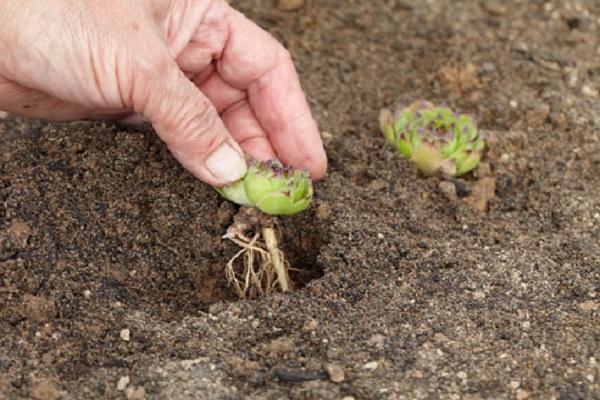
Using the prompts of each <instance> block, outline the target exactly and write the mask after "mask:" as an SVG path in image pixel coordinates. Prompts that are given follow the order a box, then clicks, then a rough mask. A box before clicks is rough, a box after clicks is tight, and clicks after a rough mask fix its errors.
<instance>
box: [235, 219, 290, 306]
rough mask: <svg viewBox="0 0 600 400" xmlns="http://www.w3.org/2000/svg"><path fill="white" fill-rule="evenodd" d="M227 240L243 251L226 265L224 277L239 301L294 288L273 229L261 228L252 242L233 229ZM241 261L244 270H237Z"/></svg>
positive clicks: (251, 239)
mask: <svg viewBox="0 0 600 400" xmlns="http://www.w3.org/2000/svg"><path fill="white" fill-rule="evenodd" d="M224 238H226V239H229V240H231V241H232V242H233V243H235V244H236V245H238V246H239V247H241V250H240V251H238V252H237V253H236V254H235V255H234V256H233V257H232V258H231V260H229V262H228V263H227V266H226V269H225V275H226V277H227V281H228V283H229V284H231V285H233V287H234V288H235V290H236V292H237V294H238V296H239V297H240V298H255V297H258V296H261V295H263V294H266V293H270V292H273V291H274V290H276V288H277V287H279V289H280V290H281V291H286V290H289V289H290V287H291V283H290V279H289V274H288V270H289V263H288V262H287V261H286V260H285V257H284V254H283V252H282V251H281V250H280V249H279V246H278V243H277V235H276V233H275V229H274V228H272V227H269V228H264V227H263V228H262V229H260V231H259V233H255V234H254V236H253V237H252V238H249V237H248V236H246V235H245V234H244V232H242V231H241V230H237V229H230V230H229V231H228V233H227V235H225V236H224ZM240 260H241V264H242V267H241V268H240V267H238V266H237V265H238V264H239V261H240Z"/></svg>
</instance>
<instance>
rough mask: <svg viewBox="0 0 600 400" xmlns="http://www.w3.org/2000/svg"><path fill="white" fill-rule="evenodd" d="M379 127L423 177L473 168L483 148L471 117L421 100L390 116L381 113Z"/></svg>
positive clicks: (388, 111)
mask: <svg viewBox="0 0 600 400" xmlns="http://www.w3.org/2000/svg"><path fill="white" fill-rule="evenodd" d="M379 125H380V128H381V130H382V132H383V135H384V136H385V138H386V139H387V141H388V142H390V143H391V144H393V145H394V146H396V149H397V150H398V152H399V153H400V154H401V155H402V156H404V157H406V158H408V159H409V160H410V161H411V162H412V163H413V164H414V165H415V166H416V167H417V168H418V169H419V170H420V171H421V172H423V174H425V175H433V174H435V173H437V172H443V173H446V174H448V175H451V176H460V175H464V174H466V173H467V172H469V171H471V170H473V169H474V168H475V167H477V164H479V161H480V159H481V154H482V152H483V149H484V147H485V143H484V141H483V139H482V138H481V136H480V135H479V133H478V132H477V126H476V125H475V122H474V121H473V119H472V118H471V117H469V116H468V115H465V114H456V113H454V112H452V110H450V109H449V108H446V107H438V106H434V105H433V104H432V103H430V102H428V101H424V100H418V101H415V102H414V103H412V104H411V105H410V106H408V107H399V108H398V109H397V110H396V111H395V112H394V113H392V112H391V111H390V110H388V109H383V110H381V112H380V114H379Z"/></svg>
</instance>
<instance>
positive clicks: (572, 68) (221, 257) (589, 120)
mask: <svg viewBox="0 0 600 400" xmlns="http://www.w3.org/2000/svg"><path fill="white" fill-rule="evenodd" d="M300 3H301V2H300ZM234 5H237V6H239V7H240V9H241V10H242V11H244V12H245V13H247V14H248V15H249V16H250V17H251V18H253V19H254V20H255V21H257V22H258V23H259V24H261V25H262V26H263V27H265V28H266V29H268V30H269V31H271V32H272V33H273V34H274V35H275V36H276V37H277V38H279V39H280V40H282V41H283V42H284V43H285V45H286V46H287V47H288V48H289V49H290V51H291V52H292V54H293V55H294V58H295V60H296V63H297V66H298V69H299V72H300V74H301V77H302V80H303V84H304V88H305V90H306V92H307V94H308V97H309V99H310V102H311V106H312V108H313V110H314V112H315V115H316V117H317V119H318V120H319V123H320V126H321V128H322V130H323V132H324V133H323V137H324V140H325V143H326V146H327V150H328V155H329V159H330V168H329V173H328V176H327V178H326V179H325V180H323V181H321V182H319V183H317V185H316V194H315V202H314V205H313V206H312V207H311V209H310V210H309V211H307V212H305V213H302V214H300V215H298V216H295V217H291V218H285V219H283V220H282V224H281V230H282V233H283V236H284V238H283V242H284V250H286V254H287V255H288V257H289V260H290V261H291V262H292V264H293V266H294V267H296V268H300V269H302V270H303V272H301V273H297V274H296V275H295V276H293V279H295V280H296V281H297V282H301V283H302V285H301V286H302V287H300V288H298V289H296V290H294V291H293V292H290V293H286V294H275V295H271V296H268V297H266V298H262V299H260V300H255V301H238V300H237V298H236V296H235V293H234V291H233V289H232V288H231V287H228V286H227V284H226V279H225V274H224V266H225V263H226V261H227V260H228V259H229V258H231V256H232V255H233V254H235V251H236V248H235V246H234V245H232V244H230V243H229V242H227V241H224V240H223V239H222V238H221V235H222V234H223V233H224V232H225V230H226V229H227V227H228V226H229V225H230V224H231V222H232V220H233V216H234V214H235V212H236V207H235V206H233V205H232V204H229V203H228V202H226V201H223V200H222V199H221V198H220V197H219V196H218V195H217V194H216V193H215V192H214V191H213V190H212V189H211V188H209V187H207V186H205V185H203V184H202V183H200V182H198V181H196V180H195V179H193V178H192V177H191V176H190V175H189V174H187V173H186V172H185V171H183V170H182V169H181V168H180V167H179V166H178V164H177V163H176V162H175V161H174V160H173V158H172V157H171V156H170V154H169V153H168V151H167V150H166V149H165V147H164V146H163V145H162V144H161V143H160V141H159V140H158V139H157V138H156V137H155V135H154V134H153V133H152V131H151V130H150V129H149V128H147V127H138V128H136V127H133V128H132V127H125V126H119V125H114V124H109V123H106V124H104V123H74V124H64V125H59V124H54V125H48V124H45V123H41V122H36V121H28V120H22V119H18V118H13V117H7V118H4V119H0V138H1V139H0V140H1V141H0V146H1V148H2V152H1V154H0V227H1V230H0V399H3V398H7V399H19V398H35V399H58V398H61V399H85V398H89V399H99V398H129V399H135V398H137V399H141V398H147V399H186V398H195V399H238V398H239V399H246V398H250V399H281V398H292V399H342V398H346V399H351V398H354V399H419V398H423V399H425V398H444V399H460V398H464V399H488V398H494V399H521V400H522V399H538V398H539V399H550V398H555V399H564V400H567V399H570V400H574V399H591V398H600V306H599V304H600V297H599V296H600V98H599V95H598V91H599V89H600V40H599V34H600V4H599V3H598V2H597V1H594V0H587V1H586V0H578V1H559V0H555V1H517V0H511V1H495V0H491V1H474V0H472V1H466V0H464V1H451V0H430V1H402V0H397V1H396V0H394V1H391V0H371V1H360V0H346V1H341V0H329V1H326V2H325V1H316V0H310V1H306V2H305V3H304V4H303V5H302V4H300V6H298V5H295V6H294V7H289V9H291V10H292V11H283V10H281V9H279V8H277V1H271V0H254V1H250V2H242V1H235V2H234ZM416 98H426V99H428V100H432V101H434V102H438V103H443V104H447V105H449V106H451V107H453V108H455V109H457V110H460V111H463V112H468V113H471V114H473V115H475V116H477V117H478V119H479V124H480V127H481V128H482V129H483V130H485V131H487V132H488V133H487V134H488V143H489V149H488V151H487V152H486V155H485V158H484V165H482V166H481V167H480V168H479V169H478V171H477V173H476V174H474V175H469V176H467V177H466V178H464V179H462V180H444V179H442V178H439V177H432V178H424V177H422V176H420V175H419V174H418V173H417V172H415V171H414V170H413V169H412V168H411V167H410V165H409V164H408V163H407V162H406V161H405V160H402V159H400V157H399V156H398V155H397V154H396V153H395V152H394V150H393V149H392V148H391V147H390V146H388V145H387V144H386V143H385V141H384V139H383V138H382V137H381V135H380V133H379V132H378V128H377V113H378V110H379V109H380V108H381V107H389V106H393V105H394V104H396V103H408V102H410V101H412V100H414V99H416ZM125 329H127V330H129V335H128V339H129V340H124V339H123V334H122V332H123V330H125ZM126 336H127V335H126Z"/></svg>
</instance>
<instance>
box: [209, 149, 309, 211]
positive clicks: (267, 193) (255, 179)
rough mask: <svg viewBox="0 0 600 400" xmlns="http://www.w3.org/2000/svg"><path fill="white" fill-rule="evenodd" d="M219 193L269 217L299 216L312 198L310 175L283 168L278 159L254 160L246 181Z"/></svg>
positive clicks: (221, 189) (245, 178)
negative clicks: (254, 208) (256, 209)
mask: <svg viewBox="0 0 600 400" xmlns="http://www.w3.org/2000/svg"><path fill="white" fill-rule="evenodd" d="M217 191H218V192H219V193H221V195H222V196H223V197H225V198H226V199H228V200H231V201H233V202H235V203H238V204H240V205H245V206H253V207H256V208H258V209H260V210H261V211H262V212H264V213H266V214H270V215H292V214H296V213H299V212H300V211H303V210H304V209H306V208H307V207H308V206H309V205H310V202H311V201H312V196H313V187H312V181H311V179H310V175H309V174H308V172H306V171H301V170H294V169H292V168H289V167H284V166H283V164H281V162H279V161H277V160H272V161H265V162H257V161H251V162H250V166H249V168H248V171H247V172H246V175H245V176H244V178H243V179H241V180H239V181H238V182H236V183H234V184H232V185H229V186H227V187H225V188H219V189H217Z"/></svg>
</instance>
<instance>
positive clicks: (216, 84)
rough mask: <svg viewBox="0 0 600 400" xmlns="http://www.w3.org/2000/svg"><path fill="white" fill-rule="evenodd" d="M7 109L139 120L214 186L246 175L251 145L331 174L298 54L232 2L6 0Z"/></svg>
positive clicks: (3, 100) (0, 92) (2, 70)
mask: <svg viewBox="0 0 600 400" xmlns="http://www.w3.org/2000/svg"><path fill="white" fill-rule="evenodd" d="M0 110H5V111H8V112H11V113H15V114H20V115H24V116H30V117H36V118H42V119H47V120H55V121H65V120H77V119H101V118H123V117H126V116H131V115H139V116H141V117H143V118H144V119H146V120H148V121H150V122H151V123H152V125H153V127H154V129H155V130H156V132H157V133H158V134H159V136H160V137H161V138H162V140H163V141H164V142H165V143H166V144H167V146H168V147H169V149H170V150H171V152H172V154H173V155H174V156H175V157H176V158H177V159H178V160H179V162H180V163H181V164H182V165H183V166H184V167H185V168H186V169H187V170H189V171H190V172H191V173H192V174H194V175H195V176H196V177H198V178H199V179H201V180H203V181H205V182H206V183H208V184H211V185H215V186H219V185H223V184H226V183H229V182H232V181H235V180H237V179H239V178H240V177H242V176H243V174H244V173H245V171H246V163H245V161H244V158H243V152H242V149H243V151H245V152H247V153H249V154H251V155H252V156H254V157H256V158H259V159H271V158H279V159H280V160H281V161H283V162H284V163H285V164H290V165H293V166H295V167H297V168H306V169H308V170H309V171H310V172H311V175H312V176H313V178H320V177H322V176H323V175H324V173H325V170H326V164H327V161H326V156H325V151H324V149H323V145H322V143H321V139H320V135H319V132H318V128H317V125H316V122H315V120H314V119H313V117H312V115H311V112H310V110H309V108H308V105H307V103H306V100H305V97H304V94H303V92H302V90H301V88H300V83H299V80H298V77H297V74H296V72H295V69H294V66H293V63H292V60H291V57H290V55H289V53H288V52H287V51H286V50H285V49H284V48H283V47H282V46H281V45H280V44H279V43H278V42H277V41H276V40H275V39H274V38H273V37H271V36H270V35H269V34H268V33H267V32H265V31H263V30H262V29H260V28H259V27H258V26H256V25H255V24H253V23H252V22H250V21H249V20H248V19H246V18H245V17H244V16H243V15H242V14H240V13H239V12H237V11H235V10H233V9H232V8H231V7H230V6H229V5H227V4H226V2H225V1H224V0H141V1H140V0H104V1H92V0H78V1H71V0H55V1H43V2H42V1H39V0H3V1H2V2H0Z"/></svg>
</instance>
